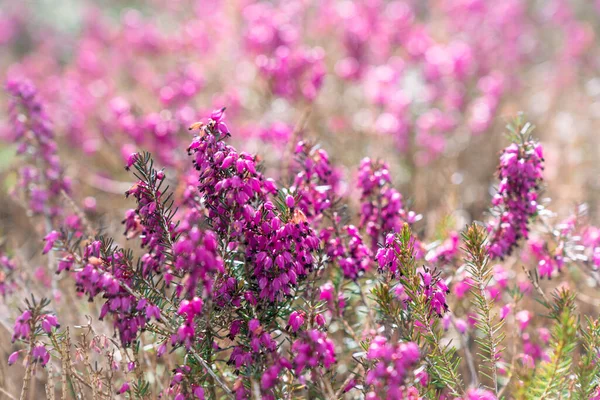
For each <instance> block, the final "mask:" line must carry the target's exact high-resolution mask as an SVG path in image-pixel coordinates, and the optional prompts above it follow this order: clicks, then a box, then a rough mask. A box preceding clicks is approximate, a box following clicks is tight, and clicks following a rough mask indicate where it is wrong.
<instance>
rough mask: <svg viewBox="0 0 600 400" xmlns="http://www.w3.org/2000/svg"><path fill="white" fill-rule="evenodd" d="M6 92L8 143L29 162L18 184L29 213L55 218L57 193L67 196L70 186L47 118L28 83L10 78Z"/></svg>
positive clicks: (58, 197)
mask: <svg viewBox="0 0 600 400" xmlns="http://www.w3.org/2000/svg"><path fill="white" fill-rule="evenodd" d="M6 89H7V91H8V93H9V95H10V100H9V106H8V107H9V117H10V121H11V124H12V140H13V141H14V142H16V143H17V144H18V148H17V151H18V153H19V154H25V155H27V157H29V158H30V159H31V160H32V162H31V165H27V166H24V167H23V168H21V171H20V180H19V184H18V185H19V187H20V188H21V189H23V190H24V191H25V193H26V195H27V197H28V201H29V208H30V209H31V211H32V212H33V213H35V214H39V215H45V216H47V217H49V218H52V217H55V216H56V215H58V214H59V213H60V208H59V205H58V200H59V199H60V196H61V192H62V191H63V190H64V191H65V192H67V193H68V192H69V191H70V187H71V183H70V181H69V179H67V178H65V177H64V174H63V170H62V167H61V165H60V160H59V157H58V154H57V144H56V142H55V141H54V134H53V132H52V128H51V123H50V119H49V117H48V115H47V114H46V111H45V108H44V105H43V104H42V102H41V101H40V99H39V96H38V94H37V90H36V88H35V86H34V85H33V83H32V82H31V81H29V80H27V79H20V78H14V79H10V80H9V81H8V82H7V83H6Z"/></svg>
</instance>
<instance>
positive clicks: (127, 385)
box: [117, 382, 130, 394]
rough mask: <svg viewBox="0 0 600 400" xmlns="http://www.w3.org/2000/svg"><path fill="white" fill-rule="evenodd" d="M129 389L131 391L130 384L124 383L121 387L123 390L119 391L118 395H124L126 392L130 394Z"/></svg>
mask: <svg viewBox="0 0 600 400" xmlns="http://www.w3.org/2000/svg"><path fill="white" fill-rule="evenodd" d="M129 389H130V386H129V382H125V383H123V385H121V388H120V389H119V390H117V394H123V393H125V392H128V391H129Z"/></svg>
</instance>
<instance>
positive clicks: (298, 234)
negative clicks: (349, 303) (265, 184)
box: [246, 201, 319, 301]
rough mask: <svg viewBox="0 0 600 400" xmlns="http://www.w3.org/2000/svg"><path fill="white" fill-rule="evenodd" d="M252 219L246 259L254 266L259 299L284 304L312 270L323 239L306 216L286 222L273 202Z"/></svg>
mask: <svg viewBox="0 0 600 400" xmlns="http://www.w3.org/2000/svg"><path fill="white" fill-rule="evenodd" d="M248 217H249V219H248V220H247V225H246V229H247V231H246V240H247V243H248V244H247V246H246V259H247V260H248V261H249V262H250V263H251V264H252V265H253V271H252V275H253V277H254V279H255V280H256V282H257V283H258V288H259V297H260V298H261V299H268V300H269V301H281V300H283V297H284V296H285V295H289V294H290V293H291V289H292V288H293V287H295V286H296V285H297V283H298V279H299V278H304V277H306V276H307V275H308V273H309V272H310V271H312V269H313V264H314V261H315V258H314V255H313V253H314V252H315V251H316V250H317V249H318V248H319V239H318V237H317V236H316V235H315V233H314V231H313V230H312V229H311V227H310V225H309V224H308V221H307V220H306V218H305V217H304V216H303V214H301V213H300V214H296V215H294V216H293V217H292V218H291V219H290V220H289V221H288V222H283V221H281V219H280V218H279V217H278V216H277V214H276V213H275V207H274V206H273V204H272V203H271V202H269V201H267V202H265V203H264V204H263V205H262V207H261V208H259V209H258V210H256V212H255V214H254V215H251V214H249V215H248Z"/></svg>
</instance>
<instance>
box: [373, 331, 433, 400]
mask: <svg viewBox="0 0 600 400" xmlns="http://www.w3.org/2000/svg"><path fill="white" fill-rule="evenodd" d="M420 358H421V355H420V350H419V346H418V345H417V344H416V343H413V342H400V343H396V344H394V343H390V342H389V341H388V340H387V339H386V338H385V337H383V336H377V337H375V338H374V339H373V340H372V341H371V343H370V344H369V349H368V351H367V360H370V361H372V362H373V364H372V367H371V368H369V370H368V372H367V374H366V377H365V385H367V387H368V388H369V392H368V393H367V396H366V398H367V399H370V400H379V399H404V398H412V397H411V396H414V395H415V394H418V391H417V389H416V388H414V387H409V385H407V378H408V377H409V376H411V375H412V374H413V373H414V369H415V367H416V366H417V363H418V362H419V360H420ZM421 379H422V380H423V381H422V382H421V383H422V384H423V385H426V384H427V378H426V376H421ZM412 390H414V391H416V393H412V394H411V391H412Z"/></svg>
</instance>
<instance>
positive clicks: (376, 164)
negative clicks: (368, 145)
mask: <svg viewBox="0 0 600 400" xmlns="http://www.w3.org/2000/svg"><path fill="white" fill-rule="evenodd" d="M357 186H358V188H359V189H360V190H361V195H360V201H361V203H360V227H361V228H364V229H365V231H366V232H367V235H369V238H370V239H371V250H372V251H375V250H376V249H377V247H378V244H379V243H380V242H381V241H382V240H383V239H384V238H385V235H387V234H388V233H394V232H396V233H398V232H400V230H401V228H402V224H403V223H404V222H408V223H409V224H412V223H414V222H416V221H418V220H419V219H420V216H419V215H417V214H415V213H414V212H413V211H407V210H406V209H405V208H404V201H403V198H402V195H401V194H400V192H398V191H397V190H396V189H394V187H393V186H392V178H391V176H390V171H389V167H388V165H387V164H386V163H385V162H382V161H373V160H371V159H369V158H365V159H363V160H362V161H361V163H360V168H359V171H358V183H357Z"/></svg>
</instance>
